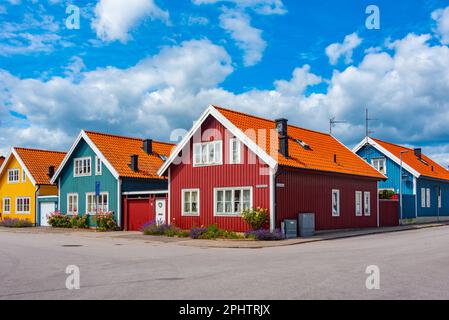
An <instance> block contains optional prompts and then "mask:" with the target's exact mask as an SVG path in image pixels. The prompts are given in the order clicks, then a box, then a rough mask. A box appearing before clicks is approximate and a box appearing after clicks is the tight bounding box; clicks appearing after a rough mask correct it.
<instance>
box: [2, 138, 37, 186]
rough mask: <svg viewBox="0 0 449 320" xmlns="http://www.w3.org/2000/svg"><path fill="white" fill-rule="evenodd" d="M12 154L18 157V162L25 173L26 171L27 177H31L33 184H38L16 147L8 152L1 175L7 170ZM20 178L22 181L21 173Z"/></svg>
mask: <svg viewBox="0 0 449 320" xmlns="http://www.w3.org/2000/svg"><path fill="white" fill-rule="evenodd" d="M11 156H14V158H16V160H17V162H18V163H19V164H20V166H21V167H22V170H25V173H26V175H27V177H28V178H29V179H30V181H31V183H32V184H33V186H36V180H34V177H33V176H32V175H31V173H30V171H29V170H28V168H27V167H26V166H25V163H24V162H23V161H22V159H21V158H20V156H19V154H18V153H17V151H16V149H15V148H14V147H13V148H11V151H10V152H9V153H8V156H7V157H6V158H5V161H4V162H3V164H2V167H1V168H0V176H2V174H3V170H5V168H6V164H7V163H8V162H9V160H10V159H11ZM19 180H20V181H22V177H21V176H20V174H19Z"/></svg>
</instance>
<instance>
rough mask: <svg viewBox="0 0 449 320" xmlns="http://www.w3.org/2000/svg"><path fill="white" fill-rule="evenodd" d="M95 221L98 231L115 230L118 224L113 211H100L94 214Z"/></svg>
mask: <svg viewBox="0 0 449 320" xmlns="http://www.w3.org/2000/svg"><path fill="white" fill-rule="evenodd" d="M95 220H96V223H97V229H98V230H99V231H103V232H106V231H117V230H118V226H117V222H115V217H114V213H113V212H107V213H101V214H98V215H97V216H95Z"/></svg>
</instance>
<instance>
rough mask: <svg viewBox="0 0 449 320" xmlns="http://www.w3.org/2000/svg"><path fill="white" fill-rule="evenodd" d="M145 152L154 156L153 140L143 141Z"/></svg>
mask: <svg viewBox="0 0 449 320" xmlns="http://www.w3.org/2000/svg"><path fill="white" fill-rule="evenodd" d="M143 151H145V153H146V154H153V140H151V139H146V140H143Z"/></svg>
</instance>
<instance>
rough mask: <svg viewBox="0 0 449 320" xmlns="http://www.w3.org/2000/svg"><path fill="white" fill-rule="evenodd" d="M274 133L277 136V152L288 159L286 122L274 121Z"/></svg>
mask: <svg viewBox="0 0 449 320" xmlns="http://www.w3.org/2000/svg"><path fill="white" fill-rule="evenodd" d="M276 131H277V133H278V135H279V152H280V153H281V154H282V155H283V156H284V157H286V158H288V157H289V156H288V120H287V119H278V120H276Z"/></svg>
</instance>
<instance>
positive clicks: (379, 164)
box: [371, 158, 387, 174]
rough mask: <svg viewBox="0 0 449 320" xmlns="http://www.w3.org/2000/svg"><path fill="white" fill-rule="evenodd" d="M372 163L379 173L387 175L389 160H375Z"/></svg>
mask: <svg viewBox="0 0 449 320" xmlns="http://www.w3.org/2000/svg"><path fill="white" fill-rule="evenodd" d="M371 163H372V165H373V167H374V168H375V169H376V170H377V171H379V172H381V173H383V174H387V160H386V159H385V158H378V159H373V160H372V161H371Z"/></svg>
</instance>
